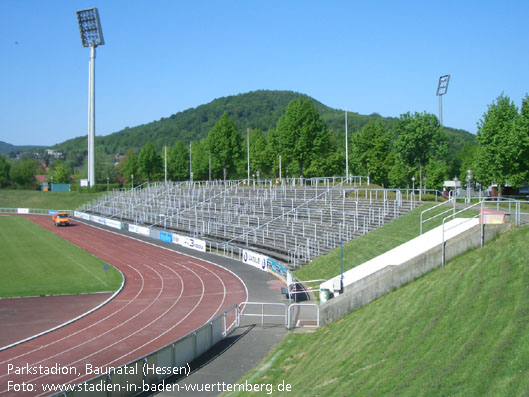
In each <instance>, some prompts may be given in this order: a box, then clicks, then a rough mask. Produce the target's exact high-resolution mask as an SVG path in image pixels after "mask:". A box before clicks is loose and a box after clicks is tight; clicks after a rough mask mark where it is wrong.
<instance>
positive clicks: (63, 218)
mask: <svg viewBox="0 0 529 397" xmlns="http://www.w3.org/2000/svg"><path fill="white" fill-rule="evenodd" d="M51 218H52V219H53V223H54V224H55V226H68V225H69V224H70V215H69V214H68V213H67V212H57V213H55V214H53V215H52V217H51Z"/></svg>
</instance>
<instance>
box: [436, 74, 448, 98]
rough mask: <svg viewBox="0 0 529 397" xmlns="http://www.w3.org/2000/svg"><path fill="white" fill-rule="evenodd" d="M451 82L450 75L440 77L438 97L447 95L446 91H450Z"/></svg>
mask: <svg viewBox="0 0 529 397" xmlns="http://www.w3.org/2000/svg"><path fill="white" fill-rule="evenodd" d="M449 81H450V75H449V74H447V75H444V76H441V77H439V84H438V85H437V96H440V95H444V94H446V91H447V90H448V82H449Z"/></svg>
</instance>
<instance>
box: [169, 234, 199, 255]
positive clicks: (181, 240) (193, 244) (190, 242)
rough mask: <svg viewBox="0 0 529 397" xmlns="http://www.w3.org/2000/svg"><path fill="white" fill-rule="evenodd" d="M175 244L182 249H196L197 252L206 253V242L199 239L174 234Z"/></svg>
mask: <svg viewBox="0 0 529 397" xmlns="http://www.w3.org/2000/svg"><path fill="white" fill-rule="evenodd" d="M173 243H174V244H178V245H181V246H182V247H187V248H191V249H194V250H196V251H201V252H206V242H205V241H204V240H199V239H197V238H192V237H186V236H180V235H178V234H173Z"/></svg>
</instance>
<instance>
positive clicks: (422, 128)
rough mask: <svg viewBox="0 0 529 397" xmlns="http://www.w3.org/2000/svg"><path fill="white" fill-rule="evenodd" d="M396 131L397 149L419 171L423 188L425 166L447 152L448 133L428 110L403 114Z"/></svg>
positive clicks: (403, 158)
mask: <svg viewBox="0 0 529 397" xmlns="http://www.w3.org/2000/svg"><path fill="white" fill-rule="evenodd" d="M395 133H396V140H395V149H396V151H397V153H398V154H399V155H400V157H401V159H402V160H403V161H404V163H405V164H406V165H407V166H409V167H411V168H415V169H416V170H417V171H418V172H419V186H420V188H421V189H422V188H423V173H424V172H423V169H424V166H425V165H426V164H428V162H429V161H430V160H432V159H433V160H438V159H440V158H442V157H443V156H445V155H446V153H447V147H446V141H447V138H446V135H445V134H444V133H443V131H442V130H441V128H440V125H439V121H438V120H437V117H436V116H435V115H433V114H431V113H426V112H425V113H417V112H415V113H414V114H413V115H412V114H410V113H409V112H408V113H406V114H403V115H401V116H400V119H399V120H398V121H397V124H396V126H395Z"/></svg>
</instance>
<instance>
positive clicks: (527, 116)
mask: <svg viewBox="0 0 529 397" xmlns="http://www.w3.org/2000/svg"><path fill="white" fill-rule="evenodd" d="M515 131H516V139H517V140H518V142H519V148H520V154H519V157H518V161H520V165H519V171H520V174H521V175H520V179H522V180H524V181H527V180H528V179H529V96H528V95H526V96H525V98H524V99H523V100H522V107H521V109H520V117H519V118H518V122H517V123H516V125H515Z"/></svg>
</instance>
